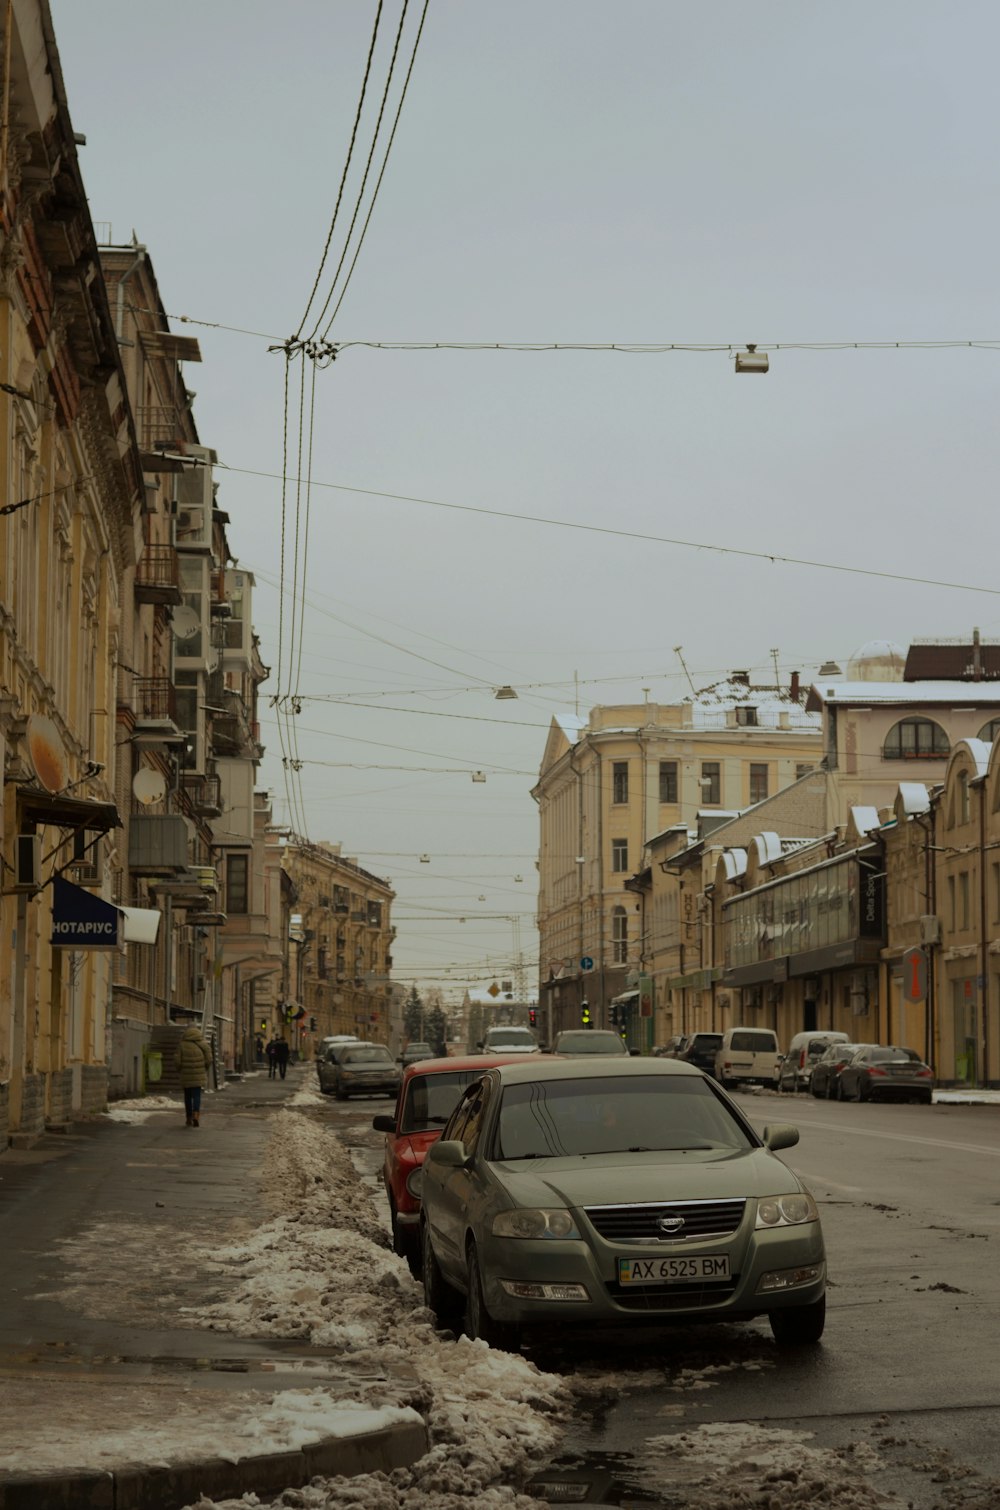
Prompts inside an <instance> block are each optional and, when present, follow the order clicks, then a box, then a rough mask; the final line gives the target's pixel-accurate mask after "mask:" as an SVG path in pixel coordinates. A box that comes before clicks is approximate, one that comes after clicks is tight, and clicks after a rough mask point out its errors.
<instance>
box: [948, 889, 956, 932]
mask: <svg viewBox="0 0 1000 1510" xmlns="http://www.w3.org/2000/svg"><path fill="white" fill-rule="evenodd" d="M948 916H949V917H950V919H951V926H952V929H953V930H954V929H955V928H957V927H958V914H957V912H956V911H955V877H954V876H949V877H948Z"/></svg>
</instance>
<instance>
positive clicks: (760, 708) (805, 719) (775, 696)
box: [684, 677, 819, 729]
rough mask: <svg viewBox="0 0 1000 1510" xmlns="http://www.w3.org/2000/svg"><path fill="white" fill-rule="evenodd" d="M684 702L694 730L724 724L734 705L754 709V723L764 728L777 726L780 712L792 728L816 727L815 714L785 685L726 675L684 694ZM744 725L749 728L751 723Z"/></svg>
mask: <svg viewBox="0 0 1000 1510" xmlns="http://www.w3.org/2000/svg"><path fill="white" fill-rule="evenodd" d="M684 701H685V703H686V704H688V705H689V706H690V709H691V725H692V727H693V728H696V729H711V728H724V727H726V724H727V719H726V715H727V713H728V712H729V711H730V710H731V709H733V708H738V707H744V708H753V709H755V710H756V715H757V716H756V724H757V725H758V726H763V727H764V728H769V729H777V728H780V727H781V723H780V718H781V715H782V714H784V715H785V718H786V722H787V725H788V727H789V728H792V729H815V728H818V726H819V725H818V721H817V718H816V715H815V713H814V712H811V711H809V710H807V709H806V707H805V705H804V704H803V703H801V702H799V701H797V699H796V698H794V697H793V696H792V694H791V692H790V690H789V689H788V688H786V687H755V686H753V685H752V684H751V683H750V682H744V681H736V680H734V679H733V678H732V677H727V678H726V679H725V680H724V681H721V682H713V683H712V685H711V686H710V687H703V688H702V689H701V690H700V691H699V692H697V693H696V694H695V696H694V697H686V698H685V699H684ZM738 727H742V726H738ZM747 727H749V728H753V727H754V725H753V724H750V725H748V726H747Z"/></svg>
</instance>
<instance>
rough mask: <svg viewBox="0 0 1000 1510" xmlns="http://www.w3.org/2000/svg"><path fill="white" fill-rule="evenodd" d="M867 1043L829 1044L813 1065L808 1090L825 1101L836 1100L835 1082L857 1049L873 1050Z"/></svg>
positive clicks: (872, 1046)
mask: <svg viewBox="0 0 1000 1510" xmlns="http://www.w3.org/2000/svg"><path fill="white" fill-rule="evenodd" d="M874 1047H875V1045H874V1044H869V1043H830V1044H827V1046H826V1048H825V1049H824V1051H823V1053H822V1054H821V1055H820V1057H819V1058H818V1059H817V1060H816V1063H815V1064H814V1065H813V1068H812V1074H811V1075H810V1077H809V1089H810V1090H811V1091H812V1093H813V1095H814V1096H817V1097H819V1098H823V1097H825V1098H826V1100H827V1101H835V1100H836V1099H837V1082H838V1080H839V1079H840V1072H841V1070H842V1069H843V1068H844V1065H845V1064H850V1062H851V1060H852V1059H853V1058H854V1056H855V1054H856V1053H857V1052H858V1050H859V1049H866V1048H874Z"/></svg>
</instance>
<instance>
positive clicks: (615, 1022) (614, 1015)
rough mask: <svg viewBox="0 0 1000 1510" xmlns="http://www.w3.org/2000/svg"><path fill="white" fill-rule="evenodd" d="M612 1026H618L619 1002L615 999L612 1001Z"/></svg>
mask: <svg viewBox="0 0 1000 1510" xmlns="http://www.w3.org/2000/svg"><path fill="white" fill-rule="evenodd" d="M611 1026H612V1027H613V1028H616V1027H617V1026H618V1003H617V1002H615V1001H613V1002H612V1003H611Z"/></svg>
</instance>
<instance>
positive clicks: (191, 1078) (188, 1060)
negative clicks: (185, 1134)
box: [174, 1023, 212, 1127]
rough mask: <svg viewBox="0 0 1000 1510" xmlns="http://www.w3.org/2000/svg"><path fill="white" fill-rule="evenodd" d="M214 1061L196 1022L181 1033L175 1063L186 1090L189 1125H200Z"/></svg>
mask: <svg viewBox="0 0 1000 1510" xmlns="http://www.w3.org/2000/svg"><path fill="white" fill-rule="evenodd" d="M211 1063H212V1050H211V1048H210V1047H209V1045H208V1044H207V1043H206V1042H205V1040H204V1038H203V1037H202V1035H201V1029H200V1028H198V1027H195V1025H194V1023H192V1024H191V1026H190V1027H189V1028H185V1029H184V1032H183V1034H182V1035H181V1040H180V1043H178V1045H177V1052H176V1053H175V1055H174V1064H175V1065H176V1067H177V1073H178V1075H179V1076H180V1082H181V1086H182V1087H183V1090H184V1112H185V1116H186V1118H187V1121H186V1124H185V1125H186V1126H187V1127H198V1126H199V1118H200V1116H201V1093H202V1091H203V1090H204V1089H205V1086H206V1085H207V1084H208V1070H209V1066H210V1065H211Z"/></svg>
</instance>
